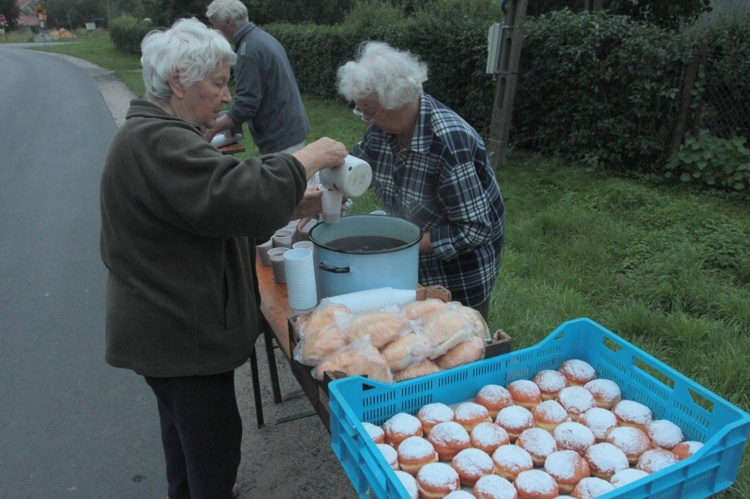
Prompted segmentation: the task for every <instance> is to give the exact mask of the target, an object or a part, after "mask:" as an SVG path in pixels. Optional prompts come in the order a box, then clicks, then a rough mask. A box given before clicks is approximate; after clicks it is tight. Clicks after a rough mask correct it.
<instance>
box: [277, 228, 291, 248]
mask: <svg viewBox="0 0 750 499" xmlns="http://www.w3.org/2000/svg"><path fill="white" fill-rule="evenodd" d="M293 237H294V231H293V230H290V229H279V230H277V231H276V232H274V234H273V247H274V248H289V249H291V247H292V238H293Z"/></svg>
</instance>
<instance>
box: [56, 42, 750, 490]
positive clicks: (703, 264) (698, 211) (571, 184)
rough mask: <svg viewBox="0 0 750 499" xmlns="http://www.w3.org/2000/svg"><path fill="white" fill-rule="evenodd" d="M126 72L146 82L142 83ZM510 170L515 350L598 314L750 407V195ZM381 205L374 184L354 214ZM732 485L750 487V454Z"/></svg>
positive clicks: (551, 170)
mask: <svg viewBox="0 0 750 499" xmlns="http://www.w3.org/2000/svg"><path fill="white" fill-rule="evenodd" d="M53 48H54V49H55V50H56V51H60V52H66V53H69V54H71V55H76V56H78V57H82V58H89V57H91V59H89V60H92V62H95V63H96V64H98V65H100V66H104V67H113V66H114V68H115V70H116V71H120V72H125V74H130V75H132V74H133V72H132V69H133V68H137V58H135V57H131V58H128V57H127V56H122V55H120V54H117V53H116V52H114V51H113V50H111V49H108V48H107V47H106V44H96V46H95V47H91V48H87V47H85V44H71V45H60V46H55V47H53ZM48 50H49V47H48ZM93 58H96V59H93ZM110 58H111V62H110V60H109V59H110ZM116 74H119V73H116ZM126 83H127V84H128V85H130V86H131V88H132V89H133V90H134V91H135V92H136V93H137V94H142V84H141V87H140V88H139V87H137V86H136V85H137V83H133V82H131V81H126ZM305 105H306V107H307V110H308V113H309V115H310V120H311V122H312V126H313V132H312V133H311V135H310V139H311V140H314V139H317V138H319V137H321V136H324V135H326V136H330V137H332V138H335V139H338V140H340V141H342V142H344V143H345V144H346V145H347V146H348V147H351V146H352V145H353V144H354V143H356V141H357V140H359V139H360V138H361V136H362V133H363V132H364V125H363V124H362V122H361V121H360V120H359V119H357V118H356V117H354V116H353V115H352V113H351V111H350V110H349V109H348V108H347V107H346V106H345V105H344V104H343V103H342V102H324V101H320V100H317V99H313V98H305ZM245 145H246V147H248V151H247V152H246V153H245V155H255V154H257V150H255V149H254V147H253V146H252V142H251V141H250V140H249V138H246V139H245ZM498 180H499V182H500V185H501V188H502V191H503V195H504V198H505V202H506V208H507V228H506V243H505V250H504V254H503V263H502V268H501V271H500V278H499V280H498V283H497V286H496V287H495V290H494V292H493V295H492V307H491V311H490V326H491V328H493V329H503V330H505V331H506V332H507V333H508V334H509V335H510V336H511V337H512V339H513V347H514V349H520V348H524V347H528V346H532V345H535V344H536V343H538V342H539V341H540V340H542V339H543V338H545V337H546V336H547V335H548V334H549V333H550V332H551V331H552V330H553V329H555V328H556V327H557V326H558V325H559V324H561V323H562V322H564V321H567V320H570V319H573V318H577V317H584V316H585V317H589V318H591V319H593V320H595V321H597V322H599V323H600V324H602V325H603V326H605V327H606V328H608V329H610V330H612V331H614V332H615V333H617V334H618V335H619V336H621V337H623V338H625V339H626V340H628V341H630V342H632V343H634V344H635V345H636V346H638V347H639V348H641V349H643V350H645V351H646V352H648V353H650V354H651V355H653V356H655V357H657V358H658V359H660V360H662V361H664V362H665V363H667V364H668V365H670V366H671V367H673V368H675V369H676V370H677V371H680V372H681V373H683V374H685V375H686V376H688V377H689V378H691V379H693V380H694V381H696V382H697V383H699V384H700V385H702V386H704V387H706V388H708V389H709V390H711V391H713V392H715V393H717V394H719V395H720V396H722V397H724V398H725V399H727V400H729V401H730V402H732V403H733V404H735V405H737V406H739V407H740V408H742V409H744V410H746V411H747V410H749V409H750V388H748V387H750V366H748V360H749V359H750V339H749V337H750V217H748V212H749V211H750V210H749V209H748V208H749V207H748V204H750V203H749V202H748V200H747V197H737V196H731V195H728V194H723V193H705V192H703V193H701V192H695V191H690V190H686V189H685V188H684V187H673V186H669V185H665V184H663V183H661V182H658V181H655V180H654V179H649V178H644V179H640V180H638V179H632V178H621V177H619V176H617V175H616V174H613V173H609V172H595V171H591V170H589V169H586V168H583V167H580V166H578V165H572V164H566V163H564V162H561V161H558V160H556V159H554V158H543V157H538V156H534V155H530V154H524V153H520V152H512V153H511V154H510V155H509V157H508V160H507V162H506V164H505V165H503V166H502V168H501V169H499V171H498ZM377 207H378V206H377V202H376V201H375V200H374V199H373V197H372V195H371V194H368V195H366V196H363V197H361V198H358V199H356V200H355V203H354V207H353V208H352V211H351V212H352V213H366V212H369V211H372V210H373V209H377ZM722 497H731V498H745V497H750V459H747V452H746V456H745V459H744V460H743V465H742V467H741V469H740V471H739V474H738V478H737V481H736V482H735V484H734V486H733V487H732V488H731V489H730V490H729V491H728V492H725V493H723V494H722Z"/></svg>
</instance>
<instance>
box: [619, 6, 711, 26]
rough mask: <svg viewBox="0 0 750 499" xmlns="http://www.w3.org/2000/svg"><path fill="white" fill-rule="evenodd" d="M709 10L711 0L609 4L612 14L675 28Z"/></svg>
mask: <svg viewBox="0 0 750 499" xmlns="http://www.w3.org/2000/svg"><path fill="white" fill-rule="evenodd" d="M711 10H712V9H711V0H612V1H611V3H610V6H609V11H610V12H611V13H613V14H624V15H626V16H630V17H631V18H633V19H635V20H637V21H645V22H647V23H650V24H655V25H656V26H659V27H661V28H667V29H677V28H679V27H680V25H682V24H683V23H686V22H690V21H693V20H695V19H697V18H698V17H699V16H700V15H701V14H703V13H704V12H711Z"/></svg>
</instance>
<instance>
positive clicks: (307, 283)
mask: <svg viewBox="0 0 750 499" xmlns="http://www.w3.org/2000/svg"><path fill="white" fill-rule="evenodd" d="M284 273H285V274H286V289H287V294H288V295H289V306H290V307H291V308H292V311H293V312H294V313H300V312H303V311H305V310H310V309H312V308H315V306H317V304H318V291H317V285H316V283H315V264H314V262H313V254H312V250H310V249H307V248H294V249H291V250H289V251H287V252H286V253H284Z"/></svg>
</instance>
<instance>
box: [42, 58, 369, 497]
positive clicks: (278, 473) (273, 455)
mask: <svg viewBox="0 0 750 499" xmlns="http://www.w3.org/2000/svg"><path fill="white" fill-rule="evenodd" d="M56 55H59V56H60V57H64V58H66V59H68V60H69V61H71V62H72V63H74V64H76V65H78V66H81V67H83V68H85V69H86V70H87V71H89V72H90V74H91V78H92V79H93V81H94V82H95V83H96V85H97V87H98V88H99V91H100V92H101V94H102V96H103V98H104V100H105V102H106V103H107V105H108V106H109V109H110V111H111V113H112V117H113V119H114V120H115V123H116V124H117V126H120V125H121V124H122V123H123V122H124V121H125V113H126V112H127V109H128V105H129V102H130V100H131V99H132V98H134V97H136V96H135V95H134V94H133V92H131V91H130V90H129V89H128V88H127V87H126V86H125V84H124V83H123V82H122V81H121V80H119V79H117V78H116V77H114V76H113V75H112V74H111V72H109V71H108V70H105V69H103V68H101V67H99V66H96V65H94V64H91V63H89V62H87V61H83V60H81V59H78V58H75V57H70V56H67V55H60V54H56ZM275 353H276V365H277V367H278V374H279V381H280V384H281V392H282V394H283V395H284V396H289V395H290V394H293V393H294V392H295V391H297V390H298V389H299V385H298V384H297V381H296V379H295V378H294V375H293V374H292V372H291V370H290V368H289V365H288V364H287V362H286V359H285V358H284V356H283V354H282V353H281V352H280V351H279V350H278V349H276V350H275ZM258 364H259V373H260V378H261V379H260V386H261V398H262V405H263V413H264V418H265V421H266V424H265V426H263V427H262V428H258V427H257V423H256V410H255V407H256V406H255V404H256V403H257V401H256V400H254V396H253V388H252V376H251V372H250V366H249V364H245V365H244V366H242V367H241V368H240V369H238V370H237V375H236V385H237V399H238V402H239V406H240V412H241V414H242V419H243V421H244V436H243V442H242V451H243V452H242V463H241V465H240V470H239V475H238V478H237V481H238V483H239V484H240V486H241V487H242V495H241V497H248V498H274V499H277V498H278V499H282V498H295V499H305V498H310V499H313V498H326V499H334V498H341V499H349V498H354V497H357V494H356V493H355V492H354V489H353V487H352V485H351V483H350V482H349V479H348V478H347V476H346V474H345V472H344V470H343V468H342V467H341V464H340V463H339V460H338V458H337V457H336V456H335V454H334V453H333V450H332V449H331V438H330V435H329V434H328V432H327V430H326V428H325V426H324V425H323V423H322V422H321V421H320V419H319V418H318V417H317V416H312V417H305V418H300V419H296V420H292V421H288V422H284V423H281V424H275V422H276V421H277V420H281V419H284V418H290V417H293V416H296V415H300V414H304V413H308V412H310V411H312V406H311V404H310V402H309V401H308V400H307V398H305V396H304V395H299V396H296V397H293V398H291V399H289V400H288V401H285V402H282V403H281V404H278V405H277V404H274V402H273V394H272V391H271V380H270V377H269V374H268V373H269V370H268V363H267V359H266V355H265V349H264V348H263V340H262V339H261V340H259V341H258ZM154 424H158V422H157V421H154Z"/></svg>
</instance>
